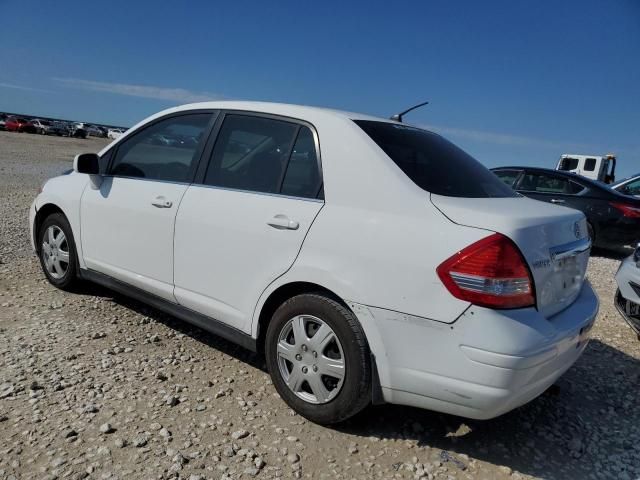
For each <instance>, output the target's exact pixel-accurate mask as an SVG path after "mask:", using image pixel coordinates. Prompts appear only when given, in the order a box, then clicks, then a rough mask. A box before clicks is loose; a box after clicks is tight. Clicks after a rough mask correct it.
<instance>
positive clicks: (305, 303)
mask: <svg viewBox="0 0 640 480" xmlns="http://www.w3.org/2000/svg"><path fill="white" fill-rule="evenodd" d="M265 350H266V360H267V366H268V368H269V372H270V373H271V378H272V379H273V383H274V385H275V387H276V390H277V391H278V393H279V394H280V396H281V397H282V398H283V399H284V400H285V402H286V403H287V404H288V405H289V406H290V407H291V408H293V409H294V410H295V411H296V412H298V413H299V414H300V415H302V416H304V417H305V418H308V419H309V420H311V421H313V422H316V423H320V424H332V423H337V422H341V421H343V420H346V419H347V418H349V417H351V416H353V415H355V414H356V413H358V412H359V411H360V410H362V409H363V408H365V407H366V406H367V405H368V403H369V400H370V398H371V366H370V355H369V348H368V346H367V342H366V339H365V335H364V332H363V331H362V327H361V326H360V324H359V323H358V320H357V318H356V317H355V315H354V314H353V313H352V312H351V311H349V310H348V309H347V308H345V307H344V306H343V305H341V304H340V303H338V302H337V301H335V300H333V299H331V298H328V297H326V296H324V295H320V294H303V295H298V296H296V297H293V298H291V299H289V300H287V301H286V302H285V303H283V304H282V305H281V306H280V307H279V308H278V310H276V312H275V314H274V315H273V318H272V319H271V322H270V323H269V327H268V329H267V335H266V349H265Z"/></svg>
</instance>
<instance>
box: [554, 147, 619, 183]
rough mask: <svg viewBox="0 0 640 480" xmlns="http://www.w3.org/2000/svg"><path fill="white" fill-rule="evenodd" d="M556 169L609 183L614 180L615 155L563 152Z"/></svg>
mask: <svg viewBox="0 0 640 480" xmlns="http://www.w3.org/2000/svg"><path fill="white" fill-rule="evenodd" d="M556 170H562V171H563V172H572V173H576V174H578V175H582V176H583V177H587V178H590V179H592V180H599V181H601V182H604V183H608V184H611V183H613V181H614V180H615V172H616V157H615V156H614V155H611V154H608V155H573V154H567V153H565V154H563V155H561V156H560V160H558V165H556Z"/></svg>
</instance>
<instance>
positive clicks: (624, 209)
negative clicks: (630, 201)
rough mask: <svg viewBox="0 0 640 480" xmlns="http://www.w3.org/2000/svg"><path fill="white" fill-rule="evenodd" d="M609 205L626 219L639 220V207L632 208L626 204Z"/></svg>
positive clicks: (612, 203) (610, 203)
mask: <svg viewBox="0 0 640 480" xmlns="http://www.w3.org/2000/svg"><path fill="white" fill-rule="evenodd" d="M609 205H611V206H612V207H614V208H615V209H616V210H619V211H620V212H621V213H622V215H623V216H625V217H628V218H640V207H633V206H631V205H627V204H626V203H619V202H609Z"/></svg>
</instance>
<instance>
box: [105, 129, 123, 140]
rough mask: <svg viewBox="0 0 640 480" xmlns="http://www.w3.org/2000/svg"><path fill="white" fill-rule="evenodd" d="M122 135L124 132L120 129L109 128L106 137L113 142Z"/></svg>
mask: <svg viewBox="0 0 640 480" xmlns="http://www.w3.org/2000/svg"><path fill="white" fill-rule="evenodd" d="M123 133H124V130H123V129H121V128H110V129H109V130H108V131H107V137H108V138H112V139H114V140H115V139H116V138H119V137H120V136H121V135H122V134H123Z"/></svg>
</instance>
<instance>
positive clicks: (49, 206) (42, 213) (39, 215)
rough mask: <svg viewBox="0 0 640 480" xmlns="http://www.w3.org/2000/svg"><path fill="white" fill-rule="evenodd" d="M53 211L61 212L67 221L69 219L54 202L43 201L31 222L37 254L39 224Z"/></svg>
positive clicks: (38, 251) (38, 248)
mask: <svg viewBox="0 0 640 480" xmlns="http://www.w3.org/2000/svg"><path fill="white" fill-rule="evenodd" d="M53 213H61V214H62V215H64V216H65V218H66V219H67V221H69V217H67V215H66V214H65V213H64V211H63V210H62V209H61V208H60V207H59V206H58V205H56V204H55V203H45V204H44V205H42V206H41V207H40V208H39V209H38V211H37V212H36V217H35V220H34V222H33V223H34V224H33V244H34V245H35V248H36V252H37V253H38V254H39V253H40V245H39V242H38V238H39V237H40V226H41V225H42V222H44V220H45V219H46V218H47V217H48V216H49V215H51V214H53Z"/></svg>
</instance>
